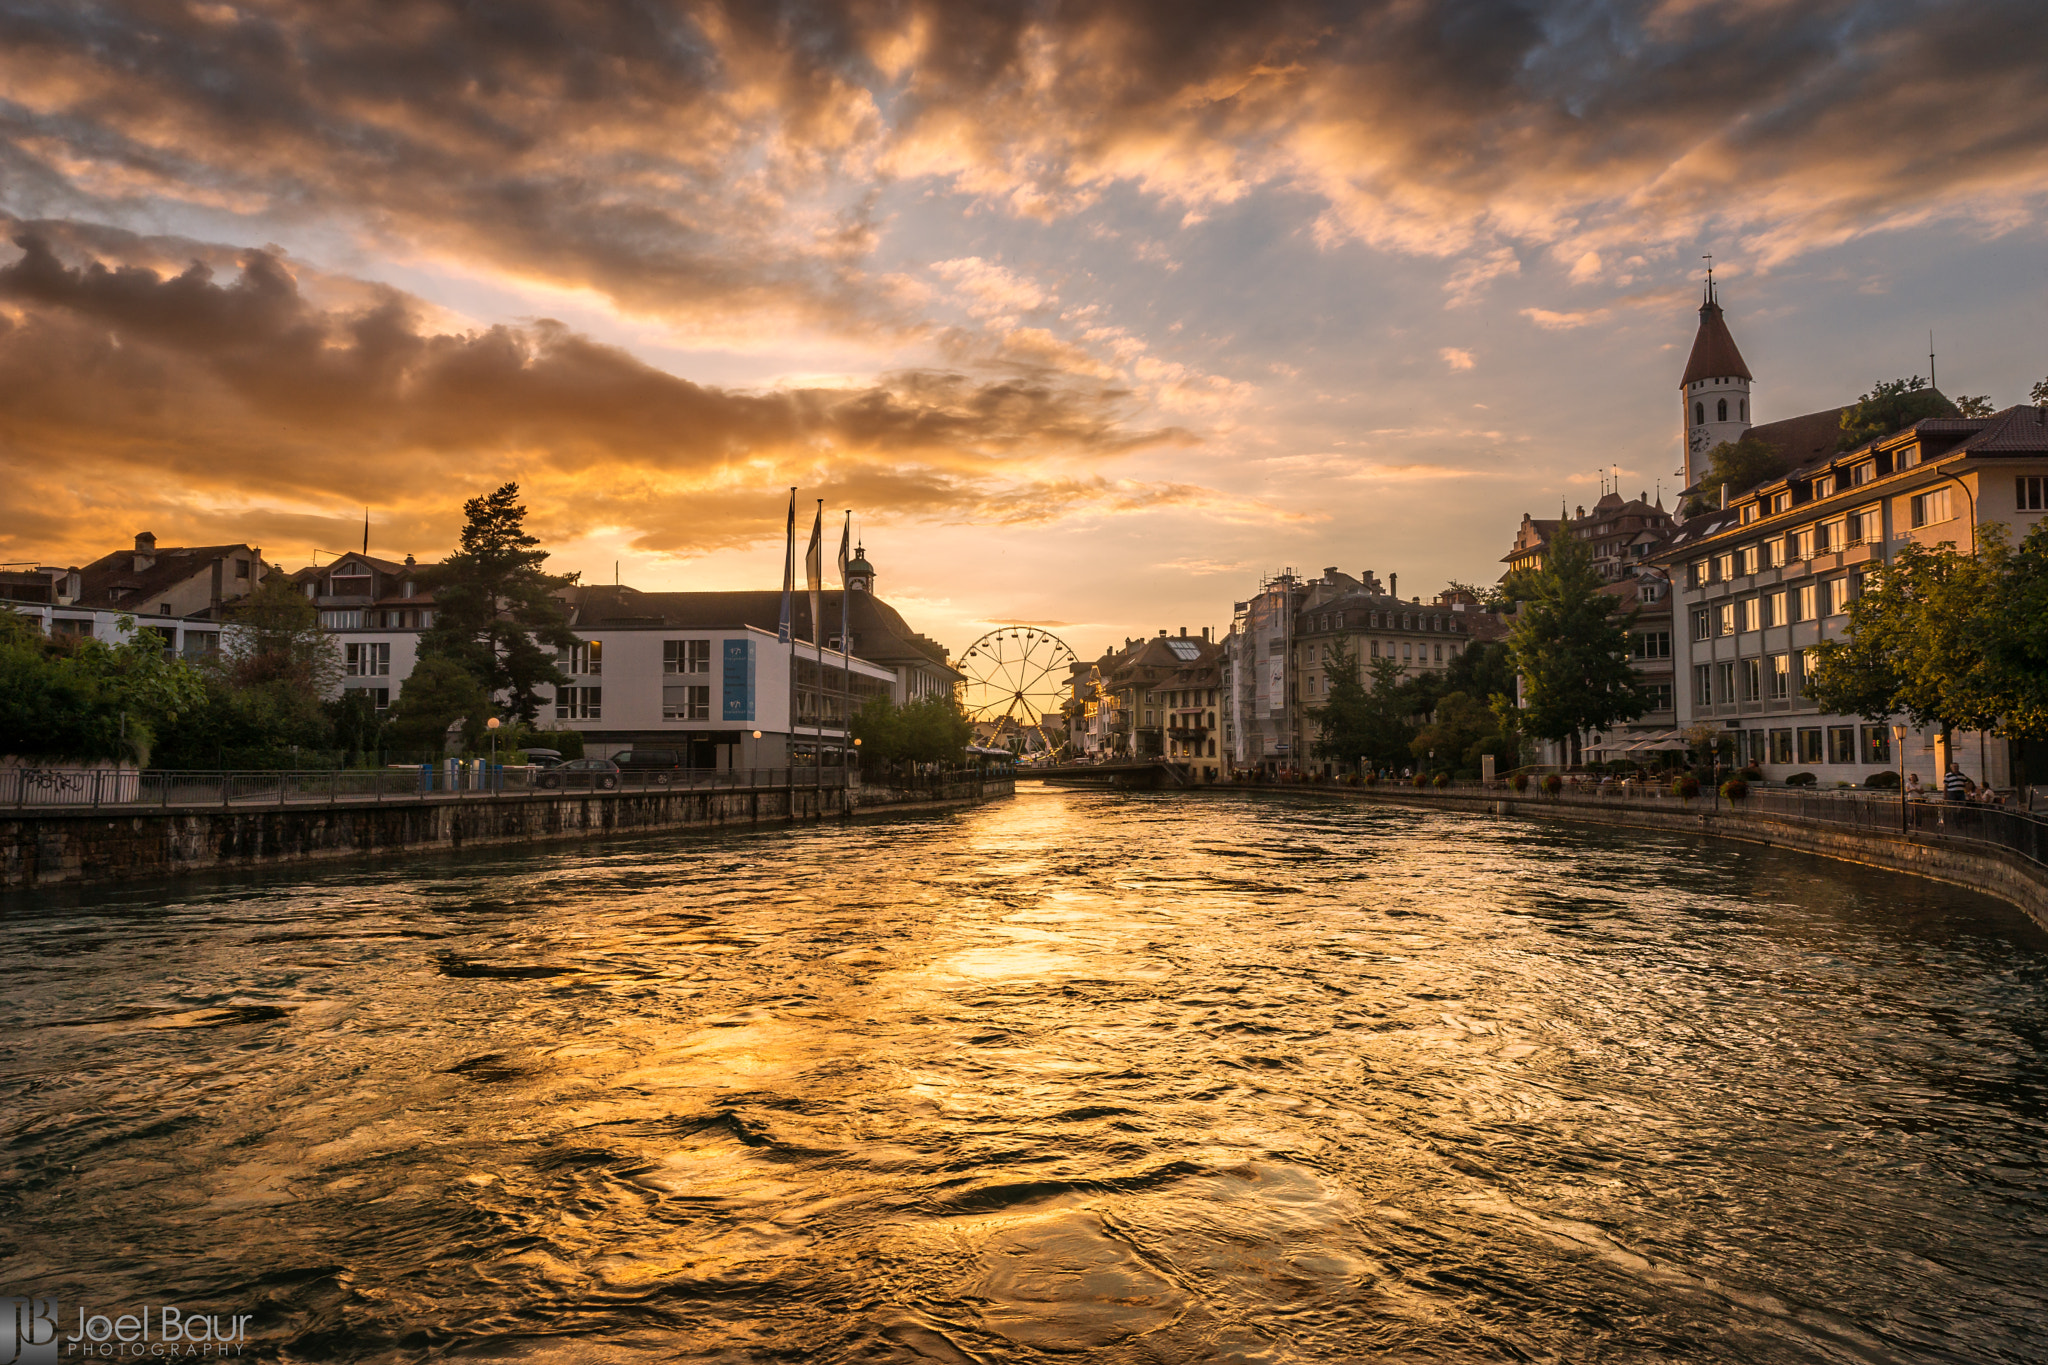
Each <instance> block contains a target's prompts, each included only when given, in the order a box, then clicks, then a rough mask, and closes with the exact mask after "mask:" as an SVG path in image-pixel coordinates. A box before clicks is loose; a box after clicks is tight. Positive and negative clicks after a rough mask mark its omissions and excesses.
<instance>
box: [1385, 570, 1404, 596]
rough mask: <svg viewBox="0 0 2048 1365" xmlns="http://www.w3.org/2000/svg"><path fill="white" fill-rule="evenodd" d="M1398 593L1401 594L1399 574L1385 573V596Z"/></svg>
mask: <svg viewBox="0 0 2048 1365" xmlns="http://www.w3.org/2000/svg"><path fill="white" fill-rule="evenodd" d="M1400 595H1401V575H1399V574H1397V573H1390V574H1388V575H1387V596H1389V597H1399V596H1400Z"/></svg>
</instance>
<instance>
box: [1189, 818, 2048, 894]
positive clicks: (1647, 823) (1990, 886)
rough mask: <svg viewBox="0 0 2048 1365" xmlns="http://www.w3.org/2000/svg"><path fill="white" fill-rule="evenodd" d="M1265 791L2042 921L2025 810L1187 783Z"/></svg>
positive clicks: (2033, 828) (2033, 827)
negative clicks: (1697, 851) (1904, 878)
mask: <svg viewBox="0 0 2048 1365" xmlns="http://www.w3.org/2000/svg"><path fill="white" fill-rule="evenodd" d="M1205 792H1231V793H1233V794H1240V795H1241V794H1243V793H1246V792H1266V793H1270V794H1273V795H1275V796H1289V797H1308V798H1319V799H1327V800H1332V801H1355V802H1361V803H1366V804H1386V805H1401V806H1420V807H1427V808H1432V809H1437V810H1457V811H1467V812H1470V813H1472V814H1476V815H1490V816H1494V817H1497V818H1502V819H1537V820H1571V821H1577V822H1580V823H1583V824H1596V825H1611V826H1617V827H1620V828H1624V829H1654V830H1662V831H1667V832H1670V831H1676V832H1681V833H1694V834H1704V835H1709V836H1711V837H1714V838H1719V839H1739V840H1742V841H1744V842H1746V843H1753V844H1768V845H1772V846H1775V847H1779V848H1787V849H1794V850H1797V851H1800V852H1805V853H1814V854H1819V855H1821V856H1823V857H1828V858H1836V859H1841V860H1843V861H1846V862H1853V863H1864V864H1867V865H1869V866H1872V867H1881V868H1887V869H1889V870H1891V871H1895V872H1910V873H1913V874H1915V875H1917V876H1922V877H1932V878H1934V879H1936V880H1938V881H1946V882H1953V883H1955V884H1957V885H1959V886H1967V887H1970V888H1972V889H1973V890H1978V891H1984V892H1988V893H1989V894H1991V895H1995V896H1997V897H1999V898H2000V899H2002V900H2006V901H2009V902H2011V903H2012V904H2014V905H2017V906H2018V907H2019V908H2020V909H2022V910H2024V911H2026V913H2027V914H2028V915H2029V916H2031V917H2032V918H2033V919H2034V920H2036V921H2037V922H2039V923H2040V924H2042V925H2043V926H2044V927H2048V821H2044V820H2042V819H2040V818H2038V817H2036V816H2034V815H2033V814H2031V813H2028V812H2024V811H2012V810H2004V809H1999V808H1996V807H1983V806H1974V805H1967V804H1960V803H1950V802H1946V801H1937V800H1923V801H1907V802H1903V803H1902V802H1901V801H1900V799H1899V797H1898V796H1897V795H1896V794H1886V793H1877V792H1866V791H1808V790H1800V789H1798V788H1790V787H1751V788H1750V789H1749V791H1748V793H1747V795H1746V796H1744V797H1743V798H1742V799H1740V800H1729V799H1727V798H1725V797H1719V796H1717V795H1716V794H1715V793H1714V792H1712V791H1711V790H1708V789H1705V788H1703V789H1702V790H1701V793H1700V794H1699V795H1698V796H1694V797H1679V796H1674V795H1672V794H1671V792H1670V790H1669V789H1668V788H1665V787H1660V786H1637V787H1632V788H1620V787H1607V788H1592V787H1578V788H1574V787H1570V786H1567V787H1565V788H1563V789H1561V790H1559V791H1557V792H1554V793H1545V792H1543V791H1541V790H1540V789H1539V788H1538V787H1537V786H1536V785H1534V784H1531V786H1530V787H1529V788H1528V790H1526V791H1520V792H1518V791H1516V790H1514V789H1513V787H1511V786H1510V785H1508V784H1507V783H1506V782H1497V783H1495V784H1494V785H1492V786H1488V785H1486V784H1483V783H1477V782H1461V783H1452V784H1450V785H1448V786H1443V787H1436V786H1427V787H1416V786H1413V785H1410V784H1408V783H1401V782H1378V783H1373V784H1370V785H1366V786H1358V787H1353V786H1346V785H1344V784H1341V783H1284V784H1280V783H1216V784H1214V785H1207V784H1205V785H1202V786H1197V787H1190V788H1187V789H1185V791H1184V792H1183V793H1181V794H1186V795H1199V794H1201V793H1205Z"/></svg>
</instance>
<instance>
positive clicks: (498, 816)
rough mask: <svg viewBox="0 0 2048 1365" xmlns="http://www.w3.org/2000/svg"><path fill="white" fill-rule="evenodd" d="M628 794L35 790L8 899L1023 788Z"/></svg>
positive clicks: (997, 783)
mask: <svg viewBox="0 0 2048 1365" xmlns="http://www.w3.org/2000/svg"><path fill="white" fill-rule="evenodd" d="M440 771H441V770H437V771H436V777H437V778H438V777H439V776H440ZM507 775H509V774H500V776H507ZM613 780H614V781H619V782H620V784H621V785H618V786H615V787H610V788H605V789H596V790H592V789H585V790H574V789H569V790H560V789H549V788H542V787H537V786H531V785H527V784H526V783H525V782H523V781H521V782H519V783H518V784H517V785H508V786H498V785H496V783H495V781H494V780H493V779H491V778H488V777H479V778H476V779H475V785H459V786H456V787H455V788H454V789H452V790H451V789H449V788H448V787H447V786H445V785H429V784H428V783H427V782H426V781H424V780H423V779H422V778H421V776H420V775H419V773H418V770H416V769H415V770H403V769H398V770H379V771H369V772H357V773H331V772H270V773H143V774H134V773H127V774H108V775H106V777H104V778H96V777H92V776H90V775H88V777H87V778H86V779H85V780H83V781H74V782H72V783H70V784H68V785H65V784H58V786H57V787H55V788H52V787H51V786H50V784H48V783H43V784H36V785H30V786H28V787H26V788H23V789H19V790H15V791H9V792H7V793H5V794H4V795H5V796H6V797H7V798H9V799H7V800H4V801H0V889H8V888H17V887H24V888H25V887H38V886H52V885H59V884H81V883H85V884H91V883H106V882H120V881H133V880H141V879H150V878H160V877H175V876H179V875H183V874H187V873H194V872H209V871H220V870H226V869H231V868H253V867H262V866H274V865H279V864H285V863H297V862H308V861H320V860H326V859H336V858H346V857H352V856H358V855H364V854H378V855H385V854H390V853H394V852H403V853H424V852H432V851H437V850H455V849H462V848H471V847H486V846H491V845H511V844H528V843H540V842H544V841H548V840H556V839H588V838H598V837H606V836H613V835H620V836H623V835H639V834H654V833H659V832H662V831H665V830H676V829H690V828H702V827H721V826H727V825H761V824H789V823H797V822H814V821H819V820H826V819H848V818H853V817H856V816H861V815H866V814H874V813H878V812H880V811H892V812H894V811H914V810H919V809H934V808H939V807H945V806H956V805H964V804H972V803H975V802H979V801H985V800H991V799H995V798H997V797H1005V796H1009V795H1010V794H1011V793H1012V792H1013V790H1014V785H1013V783H1012V781H1011V779H1010V777H1009V775H1008V773H1007V772H996V773H989V772H983V771H981V770H977V769H954V770H950V771H947V772H944V773H939V774H934V775H932V776H931V777H929V778H928V779H923V780H921V781H920V782H919V784H918V785H917V786H915V787H913V788H907V789H899V788H894V787H881V786H872V785H866V784H863V783H862V782H861V781H860V779H859V775H858V774H857V773H850V772H848V770H846V769H842V768H826V769H822V770H819V769H802V768H799V769H782V768H777V769H765V768H764V769H754V770H746V771H741V772H734V773H691V772H689V771H687V770H685V771H683V772H679V773H675V774H665V773H664V774H647V773H635V774H620V775H617V777H615V778H614V779H613ZM39 794H42V795H43V799H41V800H38V799H37V797H38V795H39Z"/></svg>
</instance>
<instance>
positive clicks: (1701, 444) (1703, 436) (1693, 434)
mask: <svg viewBox="0 0 2048 1365" xmlns="http://www.w3.org/2000/svg"><path fill="white" fill-rule="evenodd" d="M1712 439H1713V438H1712V437H1711V436H1709V435H1708V433H1707V429H1706V428H1705V427H1694V428H1692V430H1690V431H1688V432H1687V433H1686V437H1685V447H1686V449H1687V450H1688V451H1690V452H1691V454H1692V457H1693V459H1694V460H1701V459H1704V458H1706V454H1707V449H1708V443H1709V442H1710V441H1711V440H1712ZM1701 472H1702V473H1705V472H1706V471H1704V470H1702V471H1701Z"/></svg>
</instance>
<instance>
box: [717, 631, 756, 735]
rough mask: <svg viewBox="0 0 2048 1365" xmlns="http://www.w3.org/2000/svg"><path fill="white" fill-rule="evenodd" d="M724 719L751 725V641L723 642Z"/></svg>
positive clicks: (752, 705) (752, 649) (752, 684)
mask: <svg viewBox="0 0 2048 1365" xmlns="http://www.w3.org/2000/svg"><path fill="white" fill-rule="evenodd" d="M722 714H723V716H724V718H725V719H726V720H727V721H729V722H731V721H745V722H747V723H748V724H752V723H753V719H754V642H753V641H752V640H727V641H726V642H725V709H724V711H723V712H722Z"/></svg>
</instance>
